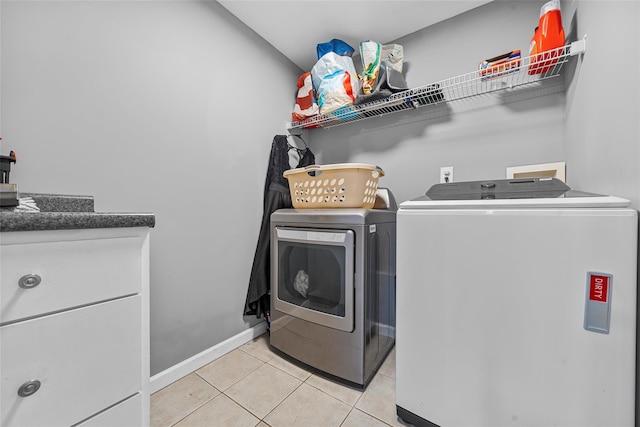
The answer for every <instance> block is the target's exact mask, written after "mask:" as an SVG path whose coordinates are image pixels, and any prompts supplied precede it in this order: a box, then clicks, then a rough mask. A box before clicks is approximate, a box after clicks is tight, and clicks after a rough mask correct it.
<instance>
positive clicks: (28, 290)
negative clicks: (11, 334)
mask: <svg viewBox="0 0 640 427" xmlns="http://www.w3.org/2000/svg"><path fill="white" fill-rule="evenodd" d="M141 248H142V243H141V238H140V237H121V238H105V239H95V240H71V241H51V242H35V243H19V244H4V243H3V245H2V246H1V247H0V257H1V259H2V268H1V269H0V294H1V295H2V299H1V301H0V313H1V314H0V323H7V322H10V321H15V320H18V319H23V318H28V317H33V316H37V315H41V314H46V313H53V312H56V311H60V310H64V309H67V308H71V307H79V306H82V305H85V304H90V303H93V302H99V301H105V300H108V299H112V298H116V297H120V296H124V295H131V294H135V293H138V292H140V287H141V283H142V265H143V264H142V249H141ZM29 275H31V276H29ZM36 275H37V277H36ZM27 276H29V277H31V278H30V279H29V278H27ZM21 278H23V279H22V280H23V284H22V287H21V285H20V283H21ZM38 278H39V279H38ZM38 280H40V283H39V284H37V286H34V287H30V286H33V285H34V284H36V283H37V281H38Z"/></svg>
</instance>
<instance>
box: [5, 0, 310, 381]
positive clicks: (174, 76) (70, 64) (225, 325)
mask: <svg viewBox="0 0 640 427" xmlns="http://www.w3.org/2000/svg"><path fill="white" fill-rule="evenodd" d="M0 11H1V14H2V16H1V19H2V22H1V24H2V33H1V36H2V51H1V54H2V69H1V71H2V117H1V118H2V126H1V131H2V133H1V135H2V137H3V141H2V153H3V154H7V153H8V152H9V151H10V150H15V151H16V152H17V153H18V163H17V164H16V165H14V167H13V168H12V174H11V175H12V182H15V183H17V184H18V189H19V190H20V191H24V192H44V193H63V194H87V195H93V196H95V202H96V209H97V210H99V211H145V212H154V213H155V214H156V227H155V229H153V230H152V233H151V370H152V374H155V373H158V372H160V371H162V370H164V369H167V368H169V367H171V366H173V365H174V364H176V363H179V362H181V361H183V360H185V359H187V358H189V357H191V356H193V355H195V354H197V353H199V352H201V351H203V350H205V349H207V348H209V347H211V346H214V345H216V344H218V343H220V342H222V341H224V340H226V339H228V338H229V337H232V336H234V335H236V334H238V333H239V332H241V331H243V330H245V329H247V328H248V327H249V326H251V325H252V324H255V323H256V322H257V321H258V319H256V318H255V316H253V318H251V317H248V318H243V316H242V312H243V307H244V300H245V296H246V290H247V284H248V278H249V272H250V268H251V262H252V260H253V254H254V251H255V245H256V241H257V236H258V229H259V223H260V219H261V217H262V191H263V186H264V180H265V173H266V166H267V161H268V156H269V150H270V145H271V140H272V138H273V136H274V135H275V134H278V133H280V134H281V133H283V131H284V121H285V120H287V117H290V111H291V108H292V106H293V97H294V95H295V89H296V83H297V80H298V76H299V74H300V70H299V69H298V68H297V67H296V66H295V65H293V64H292V63H291V62H290V61H288V60H287V59H286V58H284V57H283V56H282V55H281V54H280V53H278V52H277V51H276V50H275V49H273V47H271V46H270V45H268V44H267V43H266V42H265V41H264V40H262V39H261V38H259V37H258V36H257V35H256V34H255V33H254V32H252V31H251V30H249V29H248V28H247V27H246V26H244V25H243V24H242V23H240V22H239V21H238V20H237V19H235V18H234V17H233V16H232V15H231V14H229V13H228V12H227V11H226V9H224V8H223V7H222V6H220V5H219V4H218V3H217V2H211V1H209V2H191V1H187V2H183V1H111V2H102V1H101V2H93V1H91V2H90V1H78V2H76V1H45V2H30V1H29V2H18V1H16V2H13V1H4V0H3V1H2V3H1V10H0ZM310 52H311V54H313V52H314V50H313V48H311V50H310Z"/></svg>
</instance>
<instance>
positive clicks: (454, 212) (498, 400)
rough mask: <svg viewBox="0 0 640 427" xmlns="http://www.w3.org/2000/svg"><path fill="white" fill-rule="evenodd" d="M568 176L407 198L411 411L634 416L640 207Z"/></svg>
mask: <svg viewBox="0 0 640 427" xmlns="http://www.w3.org/2000/svg"><path fill="white" fill-rule="evenodd" d="M557 184H559V185H560V187H561V186H562V185H563V184H562V183H560V182H559V181H557V180H555V179H554V180H543V179H540V180H538V179H535V180H498V181H491V182H473V183H452V184H442V185H438V186H434V187H432V188H431V189H430V190H429V192H427V195H426V196H423V197H420V198H418V199H415V200H411V201H407V202H404V203H402V204H401V205H400V209H399V211H398V216H397V239H398V240H397V242H398V248H397V336H396V406H397V411H398V415H399V416H400V417H402V418H403V419H405V421H408V422H411V423H413V424H415V425H417V426H422V425H424V426H433V425H437V426H447V427H452V426H474V427H480V426H487V427H497V426H551V425H556V426H580V427H586V426H605V425H606V426H632V425H634V416H635V401H636V399H635V370H636V369H635V368H636V306H637V302H636V288H637V280H636V273H637V239H638V217H637V211H636V210H635V209H632V208H630V202H629V201H628V200H624V199H621V198H617V197H613V196H599V195H593V194H588V193H579V192H574V191H570V190H569V191H567V190H566V189H565V190H557ZM566 188H567V189H568V187H566ZM432 190H434V191H432ZM556 190H557V191H556Z"/></svg>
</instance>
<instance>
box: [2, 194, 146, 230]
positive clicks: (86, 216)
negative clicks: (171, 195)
mask: <svg viewBox="0 0 640 427" xmlns="http://www.w3.org/2000/svg"><path fill="white" fill-rule="evenodd" d="M26 198H30V199H32V201H33V202H35V205H36V206H37V208H38V209H39V210H40V211H39V212H38V211H19V210H16V209H14V208H1V209H0V232H4V231H35V230H70V229H83V228H116V227H154V226H155V215H154V214H152V213H130V212H95V211H94V202H93V197H92V196H70V195H64V194H39V193H21V194H20V199H26Z"/></svg>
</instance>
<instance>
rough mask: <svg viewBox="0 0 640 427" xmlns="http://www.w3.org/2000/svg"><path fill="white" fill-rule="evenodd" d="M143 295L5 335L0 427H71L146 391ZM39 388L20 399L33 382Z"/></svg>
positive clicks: (17, 326)
mask: <svg viewBox="0 0 640 427" xmlns="http://www.w3.org/2000/svg"><path fill="white" fill-rule="evenodd" d="M141 304H142V298H141V297H140V296H139V295H136V296H131V297H125V298H122V299H118V300H114V301H109V302H104V303H100V304H95V305H92V306H88V307H83V308H79V309H75V310H70V311H65V312H62V313H57V314H52V315H49V316H43V317H39V318H37V319H31V320H26V321H23V322H19V323H12V324H9V325H5V326H2V327H0V341H1V342H2V347H1V348H0V372H2V376H1V378H0V381H1V383H0V401H2V407H1V408H0V411H1V412H0V425H2V426H4V427H10V426H19V427H27V426H39V427H40V426H45V425H47V426H54V425H55V426H70V425H73V424H75V423H78V422H80V421H82V420H86V419H87V418H89V417H90V416H92V415H94V414H97V413H98V412H100V411H102V410H103V409H105V408H108V407H110V406H112V405H114V404H115V403H117V402H120V401H122V400H123V399H125V398H127V397H128V396H132V395H134V394H135V393H137V392H140V391H141V389H142V371H143V368H142V366H143V361H142V338H141V331H140V310H141ZM33 380H37V381H39V382H40V388H39V389H38V390H37V391H36V392H35V393H33V394H32V395H30V396H26V397H20V396H19V395H18V391H19V389H20V388H21V386H22V385H23V384H25V383H26V382H28V381H33Z"/></svg>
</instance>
